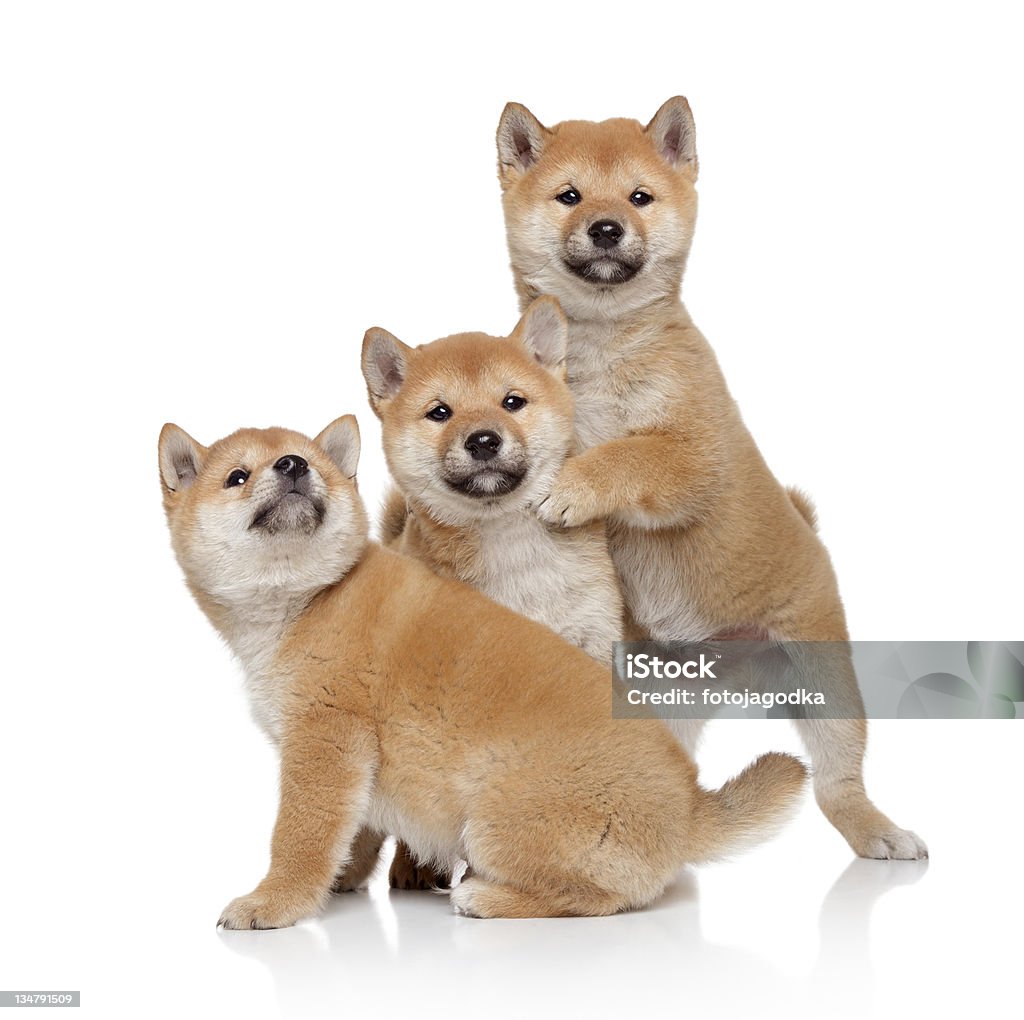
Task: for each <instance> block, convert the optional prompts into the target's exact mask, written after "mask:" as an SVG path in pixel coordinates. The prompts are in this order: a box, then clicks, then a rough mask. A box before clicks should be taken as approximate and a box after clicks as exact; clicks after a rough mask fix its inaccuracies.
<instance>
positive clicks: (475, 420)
mask: <svg viewBox="0 0 1024 1020" xmlns="http://www.w3.org/2000/svg"><path fill="white" fill-rule="evenodd" d="M567 333H568V327H567V325H566V321H565V316H564V315H563V314H562V311H561V309H560V308H559V307H558V303H557V302H556V301H555V300H554V299H553V298H540V299H538V300H537V301H535V302H534V303H533V304H531V305H530V307H529V308H528V309H527V310H526V314H525V315H524V316H523V318H522V321H521V322H520V323H519V324H518V325H517V326H516V328H515V330H514V331H513V333H512V335H511V336H510V337H508V338H497V337H491V336H486V335H485V334H483V333H463V334H459V335H457V336H451V337H447V338H446V339H444V340H437V341H435V342H434V343H430V344H426V345H424V346H421V347H419V348H415V349H414V348H411V347H407V346H406V345H405V344H403V343H402V342H401V341H400V340H398V339H396V338H395V337H394V336H392V335H391V334H390V333H388V332H387V331H386V330H383V329H371V330H369V331H368V332H367V334H366V338H365V340H364V341H363V375H364V376H365V377H366V383H367V387H368V389H369V394H370V402H371V404H372V406H373V409H374V411H376V413H377V415H378V416H379V417H380V419H381V421H382V423H383V437H384V453H385V456H386V458H387V462H388V466H389V467H390V469H391V473H392V476H393V477H394V479H395V482H396V483H397V485H398V488H399V489H400V491H401V494H402V495H401V498H402V503H403V506H402V508H401V513H400V515H399V518H398V519H400V520H401V521H402V531H401V535H400V537H399V538H398V540H397V541H396V542H395V544H394V545H393V548H395V549H397V550H398V551H399V552H402V553H405V554H406V555H411V556H416V557H417V558H419V559H421V560H423V561H424V562H425V563H427V564H428V565H429V566H430V567H431V568H432V569H433V570H434V571H435V572H437V573H440V574H443V575H444V576H446V577H454V578H458V579H459V580H460V581H465V582H466V583H467V584H471V585H473V586H474V587H475V588H478V589H479V590H480V591H482V592H483V593H484V594H485V595H488V596H489V597H490V598H492V599H494V600H495V601H496V602H500V603H502V605H505V606H508V607H509V608H510V609H514V610H515V611H516V612H517V613H522V614H523V616H528V617H530V619H531V620H537V621H538V622H540V623H543V624H546V625H547V626H548V627H550V628H551V629H552V630H554V631H557V632H558V633H559V634H561V635H562V637H564V638H565V639H566V640H567V641H570V642H572V644H574V645H578V646H579V647H580V648H582V649H583V650H584V651H585V652H587V653H588V654H589V655H592V656H593V657H594V658H595V659H598V660H599V661H601V662H604V663H606V664H609V665H610V664H611V654H612V642H613V641H617V640H619V639H620V638H621V636H622V634H621V632H622V597H621V593H620V591H619V582H618V578H617V576H616V573H615V567H614V565H613V564H612V560H611V556H610V555H609V552H608V542H607V538H606V536H605V532H604V525H603V524H602V523H600V522H591V523H588V524H584V525H582V526H581V527H578V528H564V529H563V528H560V527H557V526H553V525H549V524H546V523H544V522H543V521H541V520H540V518H539V517H538V516H537V515H536V513H535V512H534V511H533V508H532V504H533V503H534V502H536V501H539V499H540V498H542V497H543V496H545V495H547V493H548V492H549V491H550V489H551V486H552V484H553V483H554V480H555V478H556V477H557V475H558V472H559V471H560V470H561V467H562V464H563V463H564V462H565V458H566V456H567V455H568V454H569V452H570V450H571V449H572V448H573V447H574V440H573V417H572V397H571V395H570V394H569V390H568V387H567V386H566V385H565V382H564V377H565V341H566V336H567ZM392 527H394V525H392Z"/></svg>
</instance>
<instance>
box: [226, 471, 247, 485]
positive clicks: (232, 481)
mask: <svg viewBox="0 0 1024 1020" xmlns="http://www.w3.org/2000/svg"><path fill="white" fill-rule="evenodd" d="M247 481H249V472H248V471H243V470H242V469H241V468H235V470H234V471H232V472H231V474H229V475H228V478H227V481H226V482H225V483H224V488H225V489H233V488H234V487H235V486H236V485H245V483H246V482H247Z"/></svg>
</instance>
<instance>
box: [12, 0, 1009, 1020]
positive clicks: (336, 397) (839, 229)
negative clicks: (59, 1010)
mask: <svg viewBox="0 0 1024 1020" xmlns="http://www.w3.org/2000/svg"><path fill="white" fill-rule="evenodd" d="M1012 11H1013V7H1012V5H1010V4H986V3H977V2H974V3H970V4H966V3H964V4H941V3H930V4H921V5H916V4H906V3H902V4H901V3H885V4H872V3H866V2H861V3H857V4H850V5H836V4H806V5H800V4H792V3H788V4H787V3H782V4H778V3H776V4H749V5H745V4H725V3H707V4H696V5H693V4H686V3H672V4H665V5H663V6H660V7H659V6H655V5H640V4H625V5H624V4H604V3H587V4H575V5H556V4H551V3H542V4H534V3H529V2H520V3H517V4H510V5H490V6H488V5H483V4H465V5H461V4H433V5H423V4H421V5H408V6H403V5H398V4H390V5H385V4H371V5H360V6H356V5H342V4H323V5H321V4H310V3H289V4H266V3H239V4H230V3H217V2H212V0H206V2H202V3H185V2H181V0H179V2H176V3H166V4H157V3H141V2H132V3H122V4H114V3H84V2H76V3H66V4H65V3H44V2H31V3H28V2H14V0H11V2H8V3H5V4H4V5H3V7H2V9H0V95H2V97H3V100H2V105H0V144H2V147H3V155H2V159H0V201H2V213H0V216H2V219H0V287H2V294H0V316H2V322H0V330H2V333H0V336H2V340H3V350H4V356H5V362H6V370H5V383H6V385H5V388H4V398H3V401H2V402H0V415H2V424H3V430H4V431H3V434H4V437H5V444H6V449H7V453H6V454H5V457H4V463H3V470H2V475H0V477H2V482H0V484H2V486H3V498H2V500H0V514H2V519H0V523H2V535H3V539H4V550H5V561H6V562H5V568H6V569H5V585H4V587H5V590H6V596H7V598H6V600H5V603H6V605H5V613H4V622H5V640H4V651H5V663H6V668H5V670H4V674H5V676H4V680H3V686H2V691H0V698H2V704H0V709H2V723H3V734H2V737H0V777H2V779H0V782H2V802H0V826H2V830H3V837H2V840H3V842H2V844H0V847H2V849H0V988H9V989H12V988H34V989H46V988H80V989H82V994H83V1001H84V1002H85V1006H84V1007H83V1012H84V1013H86V1014H88V1015H91V1016H96V1017H104V1018H106V1017H122V1016H124V1017H137V1016H160V1017H162V1016H180V1015H184V1014H185V1013H186V1012H191V1013H194V1014H195V1015H213V1013H214V1012H215V1011H216V1012H222V1011H230V1012H232V1013H233V1014H241V1013H243V1012H244V1013H245V1014H247V1015H249V1016H254V1017H263V1016H268V1017H270V1016H277V1015H279V1013H283V1014H284V1015H288V1016H298V1017H305V1016H317V1015H321V1014H322V1015H333V1016H337V1015H341V1014H342V1013H343V1012H344V1011H346V1010H352V1009H359V1008H361V1007H366V1006H367V1005H374V1006H380V1007H386V1006H396V1005H402V1006H403V1008H404V1009H405V1010H406V1012H407V1014H408V1015H417V1014H419V1015H434V1014H440V1013H442V1012H443V1013H444V1014H445V1015H458V1014H460V1013H461V1014H462V1015H471V1016H475V1015H480V1016H494V1015H502V1014H503V1013H504V1012H516V1011H520V1010H523V1009H528V1010H529V1012H530V1013H532V1014H533V1015H538V1016H560V1015H565V1016H579V1015H588V1016H589V1015H593V1016H604V1015H646V1014H652V1015H653V1014H654V1012H655V1011H656V1010H658V1009H663V1008H670V1009H672V1010H674V1011H676V1012H679V1013H681V1012H683V1011H684V1010H685V1011H691V1010H696V1009H701V1010H703V1011H704V1012H705V1013H706V1014H708V1015H712V1016H723V1017H729V1016H733V1015H735V1016H749V1015H758V1016H762V1015H764V1016H767V1015H779V1016H790V1015H807V1016H816V1017H820V1016H836V1015H843V1014H844V1013H847V1014H848V1015H851V1016H858V1017H864V1016H869V1015H877V1016H890V1015H897V1014H898V1013H906V1012H910V1011H913V1012H914V1013H915V1014H917V1013H921V1012H924V1011H925V1010H927V1011H929V1012H934V1011H935V1009H936V1008H938V1007H939V1006H942V1007H944V1008H947V1009H950V1010H961V1011H966V1010H967V1009H970V1010H971V1012H972V1014H974V1015H984V1016H988V1017H994V1016H1002V1015H1012V1014H1014V1013H1015V1009H1016V1008H1019V1004H1016V1002H1015V996H1014V994H1013V988H1012V979H1013V977H1014V975H1015V974H1016V971H1017V965H1018V964H1019V928H1018V926H1017V924H1018V919H1019V917H1020V913H1021V908H1022V906H1024V904H1022V898H1021V892H1020V890H1021V883H1020V872H1019V867H1020V858H1021V841H1020V829H1019V822H1020V804H1021V797H1020V787H1019V776H1020V774H1021V768H1022V766H1024V755H1022V754H1021V749H1022V740H1021V734H1022V732H1024V731H1021V730H1020V729H1019V725H1018V724H1016V723H975V724H946V723H938V722H932V723H928V722H921V723H913V724H900V723H888V724H878V725H876V726H875V727H874V729H873V735H872V742H871V753H870V758H869V767H868V776H869V787H870V790H871V792H872V793H873V794H874V796H875V798H876V800H877V801H878V802H879V804H880V806H882V807H883V809H885V810H887V811H888V812H889V813H891V814H892V815H893V816H894V817H895V818H896V820H897V821H899V822H900V823H902V824H905V825H908V826H911V827H914V828H915V829H917V831H919V832H920V833H921V834H922V835H923V836H924V837H925V838H926V840H927V841H928V842H929V844H930V846H931V849H932V860H931V864H930V866H929V867H927V868H926V867H924V866H918V865H910V864H907V865H900V864H892V865H884V864H877V863H869V862H863V863H854V864H853V865H852V866H851V867H850V868H849V870H846V869H847V866H848V864H849V863H850V860H851V857H850V854H849V851H848V850H847V848H846V846H845V844H844V843H843V842H842V840H841V839H840V838H839V837H838V835H837V834H835V833H834V832H833V831H832V830H831V828H830V827H829V826H828V825H827V824H826V823H825V821H824V820H823V819H822V818H821V816H820V815H819V814H818V813H817V811H816V810H815V808H814V806H813V804H810V803H808V805H807V808H806V810H805V811H804V813H803V814H802V815H801V817H800V819H799V820H798V822H797V823H796V824H795V825H794V826H792V827H791V828H790V829H788V830H787V831H786V832H785V833H784V834H783V835H782V836H781V837H780V838H779V839H778V840H777V841H776V842H775V843H774V844H772V845H771V846H769V847H767V848H765V849H764V850H762V851H759V852H757V853H754V854H751V855H749V856H747V857H745V858H743V859H741V860H739V861H737V862H734V863H731V864H728V865H722V866H717V867H714V868H708V869H704V870H702V871H701V872H699V873H698V874H696V875H695V876H694V875H690V876H684V877H683V878H682V879H681V881H680V883H679V884H678V885H677V886H676V887H675V888H674V889H673V890H672V891H671V893H670V894H669V895H668V897H666V899H665V900H664V901H663V902H662V903H660V904H658V905H657V906H656V907H655V908H653V909H651V910H649V911H646V912H643V913H639V914H634V915H628V916H623V917H617V918H610V919H582V920H574V921H543V922H535V921H525V922H480V921H471V920H468V919H464V918H453V917H452V916H451V915H450V914H449V912H448V906H447V903H446V902H445V901H444V899H443V898H440V897H432V896H429V895H425V894H424V895H413V894H401V895H393V896H391V897H390V898H388V897H387V895H386V894H385V893H384V892H383V890H381V889H379V888H378V889H377V892H376V894H375V896H374V897H368V896H366V895H365V894H364V895H362V896H352V897H346V898H343V899H339V900H336V901H335V903H334V904H333V905H332V907H331V908H330V910H329V913H328V915H327V917H326V919H325V920H323V921H318V922H311V923H307V924H305V925H302V926H300V927H299V928H296V929H294V930H292V931H289V932H279V933H265V934H246V933H242V934H233V933H228V934H219V933H217V932H215V930H214V922H215V920H216V918H217V916H218V911H219V909H220V907H221V906H223V904H224V903H225V902H226V901H227V900H228V899H230V898H231V897H232V896H234V895H238V894H241V893H243V892H246V891H248V890H249V889H250V888H251V887H252V885H254V884H255V882H256V881H257V880H258V879H259V877H260V876H261V874H262V871H263V869H264V867H265V864H266V858H267V852H266V848H267V842H268V838H269V831H270V826H271V824H272V819H273V814H274V808H275V784H276V773H275V759H274V754H273V752H272V751H271V749H270V748H269V747H268V746H267V745H266V744H265V743H264V742H263V740H262V738H261V737H260V736H259V734H258V733H257V731H256V729H255V727H254V726H253V724H252V723H251V722H250V721H249V719H248V715H247V710H246V706H245V704H244V699H243V697H242V694H241V690H240V683H239V677H238V674H237V672H236V670H235V667H234V666H233V665H232V663H231V662H230V660H229V657H228V654H227V652H226V650H225V649H224V648H223V647H222V646H221V645H220V644H219V642H218V641H217V639H216V638H215V637H214V635H213V633H212V631H211V630H210V628H209V627H208V625H207V624H206V623H205V621H204V620H203V619H202V617H201V615H200V614H199V611H198V610H197V609H196V607H195V606H194V605H193V603H192V602H191V599H190V598H189V596H188V594H187V592H186V590H185V588H184V586H183V584H182V583H181V580H180V575H179V572H178V569H177V567H176V565H175V563H174V562H173V558H172V555H171V552H170V549H169V546H168V542H167V536H166V529H165V526H164V523H163V520H162V513H161V508H160V502H159V486H158V483H157V471H156V437H157V433H158V431H159V428H160V426H161V425H162V424H163V422H164V421H167V420H173V421H176V422H178V423H179V424H180V425H182V426H183V427H184V428H186V429H187V430H189V431H190V432H192V433H193V434H194V435H195V436H196V437H197V438H199V439H200V440H201V441H204V442H210V441H212V440H214V439H216V438H218V437H219V436H221V435H223V434H225V433H227V432H228V431H231V430H233V429H234V428H236V427H238V426H241V425H271V424H281V425H286V426H289V427H293V428H297V429H301V430H304V431H307V432H315V431H317V430H318V429H320V428H322V427H323V426H324V425H325V424H326V423H327V422H328V421H330V420H331V419H333V418H334V417H336V416H337V415H339V414H341V413H344V412H349V411H354V412H355V413H356V414H357V415H358V416H359V420H360V423H361V425H362V427H363V437H364V458H363V463H362V467H361V471H360V478H361V485H362V489H363V492H364V494H365V496H366V498H367V499H368V501H369V502H370V503H371V504H372V505H375V504H376V502H377V500H378V499H379V496H380V494H381V492H382V489H383V484H384V471H383V463H382V458H381V455H380V451H379V442H378V433H377V430H376V425H375V422H374V421H373V420H372V417H371V415H370V413H369V410H368V407H367V404H366V400H365V395H364V390H363V385H362V380H361V377H360V374H359V369H358V352H359V345H360V341H361V338H362V334H363V332H364V330H365V329H366V328H367V327H368V326H370V325H374V324H379V325H383V326H386V327H387V328H388V329H390V330H391V331H392V332H394V333H396V334H397V335H399V336H400V337H402V338H403V339H405V340H406V341H408V342H410V343H420V342H423V341H426V340H430V339H433V338H435V337H437V336H441V335H444V334H446V333H450V332H455V331H458V330H464V329H481V330H486V331H490V332H493V333H505V332H507V331H508V330H509V329H511V327H512V325H513V324H514V322H515V320H516V317H517V309H516V305H515V301H514V296H513V291H512V286H511V278H510V274H509V272H508V270H507V258H506V253H505V246H504V237H503V227H502V220H501V213H500V203H499V190H498V185H497V181H496V177H495V154H494V148H493V132H494V128H495V126H496V124H497V119H498V116H499V114H500V112H501V109H502V106H503V104H504V103H505V102H506V101H507V100H510V99H515V100H518V101H520V102H523V103H526V104H527V105H528V106H530V107H531V109H533V111H534V112H535V113H536V114H537V115H538V116H539V117H540V118H541V119H542V120H544V121H546V122H549V123H553V122H556V121H558V120H561V119H564V118H569V117H582V118H593V119H600V118H603V117H607V116H634V117H637V118H638V119H641V120H644V121H646V120H647V119H648V118H649V117H650V116H651V115H652V114H653V113H654V111H655V110H656V109H657V107H658V106H659V104H660V103H661V102H662V101H663V100H664V99H666V98H668V97H669V96H671V95H673V94H677V93H684V94H686V95H687V96H688V97H689V99H690V102H691V104H692V107H693V109H694V113H695V116H696V120H697V129H698V147H699V152H700V160H701V178H700V182H699V190H700V194H701V213H700V222H699V225H698V231H697V239H696V243H695V247H694V251H693V255H692V257H691V262H690V268H689V271H688V275H687V279H686V284H685V288H684V295H685V297H686V299H687V303H688V306H689V308H690V311H691V313H692V314H693V316H694V318H695V319H696V321H697V323H698V324H699V325H700V326H701V328H702V329H703V331H704V332H705V333H706V335H707V336H708V337H709V339H710V340H711V342H712V344H713V346H714V347H715V348H716V350H717V352H718V354H719V357H720V359H721V361H722V364H723V367H724V369H725V373H726V377H727V378H728V380H729V381H730V385H731V387H732V391H733V393H734V395H735V396H736V398H737V399H738V401H739V403H740V406H741V408H742V410H743V412H744V415H745V418H746V420H747V422H748V424H749V425H750V427H751V429H752V431H753V433H754V435H755V437H756V438H757V439H758V441H759V443H760V444H761V447H762V449H763V451H764V453H765V455H766V457H767V459H768V461H769V463H770V464H771V465H772V466H773V467H774V469H775V470H776V472H777V474H778V475H779V477H780V478H781V479H782V480H783V481H785V482H786V483H798V484H800V485H802V486H804V487H805V488H806V489H807V490H808V491H810V492H811V493H812V494H813V496H814V497H815V499H816V501H817V503H818V506H819V510H820V516H821V520H822V531H823V535H824V538H825V540H826V542H827V543H828V545H829V547H830V549H831V551H832V554H833V557H834V559H835V563H836V566H837V569H838V572H839V577H840V582H841V586H842V590H843V593H844V596H845V599H846V602H847V607H848V612H849V619H850V624H851V629H852V632H853V635H854V637H857V638H885V639H926V638H933V639H966V638H977V639H1000V638H1002V639H1007V638H1020V637H1021V626H1022V612H1021V610H1022V608H1024V598H1022V596H1021V578H1022V567H1024V552H1022V540H1021V532H1020V528H1019V519H1020V514H1021V505H1022V502H1021V467H1020V463H1021V450H1020V445H1021V444H1020V438H1021V425H1020V410H1019V400H1020V391H1021V369H1022V362H1024V359H1022V355H1021V340H1022V335H1021V334H1022V329H1021V322H1020V306H1019V299H1018V295H1019V290H1020V279H1021V269H1022V265H1021V262H1022V260H1021V253H1020V238H1021V235H1022V228H1024V217H1022V200H1021V194H1022V189H1021V185H1020V168H1021V165H1022V146H1021V140H1020V139H1021V134H1020V115H1021V114H1020V110H1021V99H1022V89H1021V84H1022V83H1021V75H1020V54H1019V37H1020V36H1019V31H1018V26H1016V25H1015V24H1013V18H1012V13H1011V12H1012ZM772 746H774V747H783V748H793V749H795V748H796V747H797V745H796V743H795V738H794V736H793V734H792V733H791V732H790V731H789V730H788V729H787V728H786V727H784V726H782V725H779V726H775V725H774V724H773V725H771V726H768V725H767V724H766V725H765V726H758V725H756V724H735V723H732V724H728V723H725V722H721V723H719V724H714V725H713V726H712V727H711V728H710V731H709V734H708V737H707V740H706V746H705V748H704V751H703V753H702V757H701V764H702V768H703V770H704V775H705V779H706V781H707V782H709V783H716V782H719V781H720V780H722V779H723V778H724V777H725V776H726V775H727V774H728V773H729V772H731V771H733V770H735V769H736V768H737V767H739V766H740V765H741V764H742V763H744V762H745V761H746V760H747V759H749V757H751V756H752V755H753V754H754V753H755V752H757V751H759V750H763V749H765V748H767V747H772ZM834 883H835V887H834V888H833V890H832V892H831V893H830V892H829V890H830V888H832V887H833V884H834ZM897 886H901V887H902V888H896V887H897ZM876 900H877V907H875V906H874V905H875V902H876ZM140 996H149V998H148V999H147V1000H145V1004H142V1003H143V1000H142V999H140V998H139V997H140ZM133 997H134V998H133ZM1018 1015H1019V1014H1018Z"/></svg>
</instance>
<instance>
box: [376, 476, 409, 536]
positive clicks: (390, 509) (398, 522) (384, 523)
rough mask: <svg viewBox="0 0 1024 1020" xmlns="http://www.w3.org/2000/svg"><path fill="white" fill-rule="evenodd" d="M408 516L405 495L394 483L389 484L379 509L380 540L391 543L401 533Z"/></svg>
mask: <svg viewBox="0 0 1024 1020" xmlns="http://www.w3.org/2000/svg"><path fill="white" fill-rule="evenodd" d="M408 516H409V505H408V503H406V501H405V496H403V495H402V493H401V492H400V491H399V490H398V489H396V488H395V486H394V485H392V486H389V487H388V491H387V494H386V495H385V496H384V504H383V506H382V507H381V511H380V540H381V542H382V543H383V544H384V545H391V543H392V542H394V541H395V539H397V538H398V537H399V535H401V534H402V531H403V530H404V529H405V521H406V518H407V517H408Z"/></svg>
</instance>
